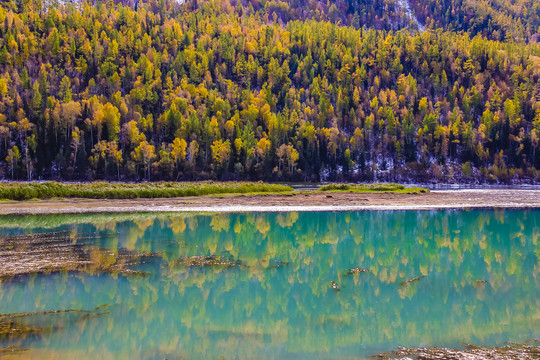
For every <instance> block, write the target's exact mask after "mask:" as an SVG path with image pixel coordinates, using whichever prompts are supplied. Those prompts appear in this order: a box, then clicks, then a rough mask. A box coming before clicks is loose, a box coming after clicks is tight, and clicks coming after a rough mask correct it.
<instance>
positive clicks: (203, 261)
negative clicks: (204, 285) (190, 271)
mask: <svg viewBox="0 0 540 360" xmlns="http://www.w3.org/2000/svg"><path fill="white" fill-rule="evenodd" d="M175 265H181V266H224V267H238V266H242V263H241V262H240V261H239V260H234V259H233V258H232V257H230V256H220V255H203V256H186V257H181V258H179V259H177V260H176V262H175Z"/></svg>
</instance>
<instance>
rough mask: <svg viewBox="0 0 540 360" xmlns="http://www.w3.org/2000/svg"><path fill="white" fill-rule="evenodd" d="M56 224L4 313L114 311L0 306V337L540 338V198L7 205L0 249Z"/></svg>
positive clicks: (241, 340) (439, 342) (304, 348)
mask: <svg viewBox="0 0 540 360" xmlns="http://www.w3.org/2000/svg"><path fill="white" fill-rule="evenodd" d="M25 222H28V223H33V224H38V225H37V226H35V227H25V226H24V224H25ZM53 232H54V233H56V234H64V235H62V236H64V237H65V238H66V239H68V241H66V240H65V239H64V238H62V239H63V240H62V239H61V240H62V241H61V244H62V245H61V246H60V247H58V246H57V245H58V244H56V243H55V244H54V245H53V247H54V248H55V249H57V251H60V250H58V249H62V250H61V252H60V253H54V252H52V253H51V254H55V255H54V256H55V258H56V263H57V265H58V264H60V265H58V266H56V267H52V268H48V269H47V268H33V269H27V270H28V271H25V272H21V273H20V274H14V273H10V274H7V273H6V274H4V276H3V281H2V283H1V284H0V313H4V314H12V313H23V312H39V311H44V310H52V309H85V310H89V309H96V308H99V307H101V306H105V305H106V307H107V310H106V314H104V313H105V311H101V312H99V313H100V314H103V315H101V316H87V317H85V318H83V319H81V316H74V315H73V314H71V315H70V316H67V315H66V314H63V315H62V316H63V318H67V319H68V320H69V321H67V320H66V321H62V325H58V326H56V325H55V327H54V329H55V330H54V331H47V332H43V333H41V332H34V333H31V334H30V335H31V336H13V334H9V333H8V332H7V331H6V332H5V333H2V330H1V329H2V319H4V320H5V319H6V316H4V317H2V316H0V348H5V347H7V346H19V347H21V348H30V349H31V350H30V353H32V351H34V353H35V351H43V352H44V354H45V353H48V352H50V353H53V354H54V351H75V352H76V351H82V354H81V356H82V357H91V355H92V354H111V356H115V357H120V358H122V357H126V358H128V357H133V356H135V358H137V357H141V358H154V357H155V358H160V357H164V356H169V357H183V358H201V357H202V358H218V357H220V356H224V357H225V358H254V357H256V358H275V357H276V356H281V357H286V358H294V357H298V358H304V357H306V356H308V355H309V356H311V357H314V358H319V357H322V358H325V357H328V356H329V354H330V356H331V357H332V358H339V357H351V356H354V357H361V356H367V355H371V354H375V353H379V352H382V351H387V350H391V349H394V348H396V347H397V346H398V345H402V346H409V347H415V346H456V345H457V344H458V343H459V342H461V341H463V342H467V343H474V344H478V345H499V344H501V343H504V342H505V341H524V340H527V339H530V338H535V337H536V338H538V336H540V333H539V332H538V329H540V326H539V325H540V312H539V307H538V301H539V300H538V299H539V296H538V295H539V292H538V288H539V286H538V285H539V283H538V270H539V268H538V260H539V256H540V247H539V244H538V240H539V236H540V212H537V211H502V210H501V211H419V212H412V211H388V212H345V213H294V212H290V213H267V214H265V213H239V214H215V215H210V214H174V215H173V214H161V215H143V214H138V215H128V214H118V215H114V216H111V215H69V216H66V215H61V216H42V217H37V218H36V217H35V218H33V219H30V218H28V217H20V218H14V217H10V218H8V217H3V218H0V245H2V244H3V246H2V247H1V248H2V251H4V253H3V254H2V253H0V255H1V256H2V257H3V260H9V259H10V256H12V257H13V256H18V257H19V258H20V257H24V256H25V255H24V254H26V253H29V252H31V251H29V249H35V248H34V247H35V246H36V243H35V241H34V242H31V243H28V241H26V242H20V243H17V241H18V239H28V238H40V236H41V238H44V236H43V235H39V234H43V233H53ZM32 234H33V235H32ZM89 234H90V235H89ZM55 236H56V235H55ZM13 239H15V240H13ZM2 241H3V243H2ZM42 242H43V241H42ZM6 244H9V251H7V250H6V249H8V246H7V245H6ZM39 246H42V245H39ZM46 246H48V245H46ZM39 249H41V252H42V253H43V252H45V253H50V251H49V250H47V251H44V250H43V249H44V248H39ZM45 249H46V248H45ZM66 249H67V250H66ZM66 251H67V252H66ZM14 254H15V255H14ZM58 254H61V255H62V256H59V255H58ZM73 254H74V255H73ZM66 259H67V260H66ZM74 259H77V261H79V262H81V264H82V265H80V266H78V265H77V266H74V265H73V264H74V263H77V262H76V261H75V260H74ZM64 260H65V261H66V264H65V265H66V266H61V264H62V261H64ZM43 261H44V260H43V258H41V263H43ZM74 261H75V262H74ZM4 263H5V262H4ZM355 267H358V268H359V269H361V270H363V271H357V272H352V273H351V274H347V273H348V272H351V271H348V270H347V269H354V268H355ZM2 269H3V268H2V266H1V265H0V275H2V272H1V271H2ZM332 283H334V284H335V285H336V286H339V288H335V287H333V285H332ZM336 290H339V291H336ZM82 315H84V314H82ZM47 317H48V318H51V316H50V315H47ZM52 317H54V316H52ZM32 318H33V316H32V315H30V316H29V317H26V318H25V322H26V325H27V326H28V327H30V328H32V327H33V328H36V325H35V324H33V323H32ZM40 318H43V314H41V315H40ZM40 321H41V322H42V323H43V321H42V320H40ZM50 321H53V322H55V323H57V322H59V320H58V319H54V320H50ZM43 327H44V328H45V327H46V326H43ZM49 328H50V327H49ZM84 349H87V351H86V350H85V351H83V350H84ZM21 354H24V352H23V353H20V354H18V356H24V355H21ZM53 357H54V356H53Z"/></svg>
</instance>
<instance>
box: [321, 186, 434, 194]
mask: <svg viewBox="0 0 540 360" xmlns="http://www.w3.org/2000/svg"><path fill="white" fill-rule="evenodd" d="M320 191H329V192H356V193H367V192H368V193H378V192H381V193H401V194H419V193H427V192H429V190H428V189H424V188H420V187H405V185H400V184H394V183H390V184H385V183H375V184H328V185H323V186H321V188H320Z"/></svg>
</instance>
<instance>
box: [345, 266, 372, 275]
mask: <svg viewBox="0 0 540 360" xmlns="http://www.w3.org/2000/svg"><path fill="white" fill-rule="evenodd" d="M363 272H370V270H369V269H360V267H359V266H357V267H355V268H354V269H347V273H346V274H345V275H352V274H359V273H363Z"/></svg>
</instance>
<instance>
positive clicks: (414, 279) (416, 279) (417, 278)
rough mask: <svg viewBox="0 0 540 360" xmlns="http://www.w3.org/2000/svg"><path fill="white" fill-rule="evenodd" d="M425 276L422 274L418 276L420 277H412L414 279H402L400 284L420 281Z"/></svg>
mask: <svg viewBox="0 0 540 360" xmlns="http://www.w3.org/2000/svg"><path fill="white" fill-rule="evenodd" d="M424 277H425V276H424V275H422V276H418V277H415V278H412V279H409V280H406V281H402V282H400V283H399V285H406V284H410V283H413V282H415V281H418V280H420V279H423V278H424Z"/></svg>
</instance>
